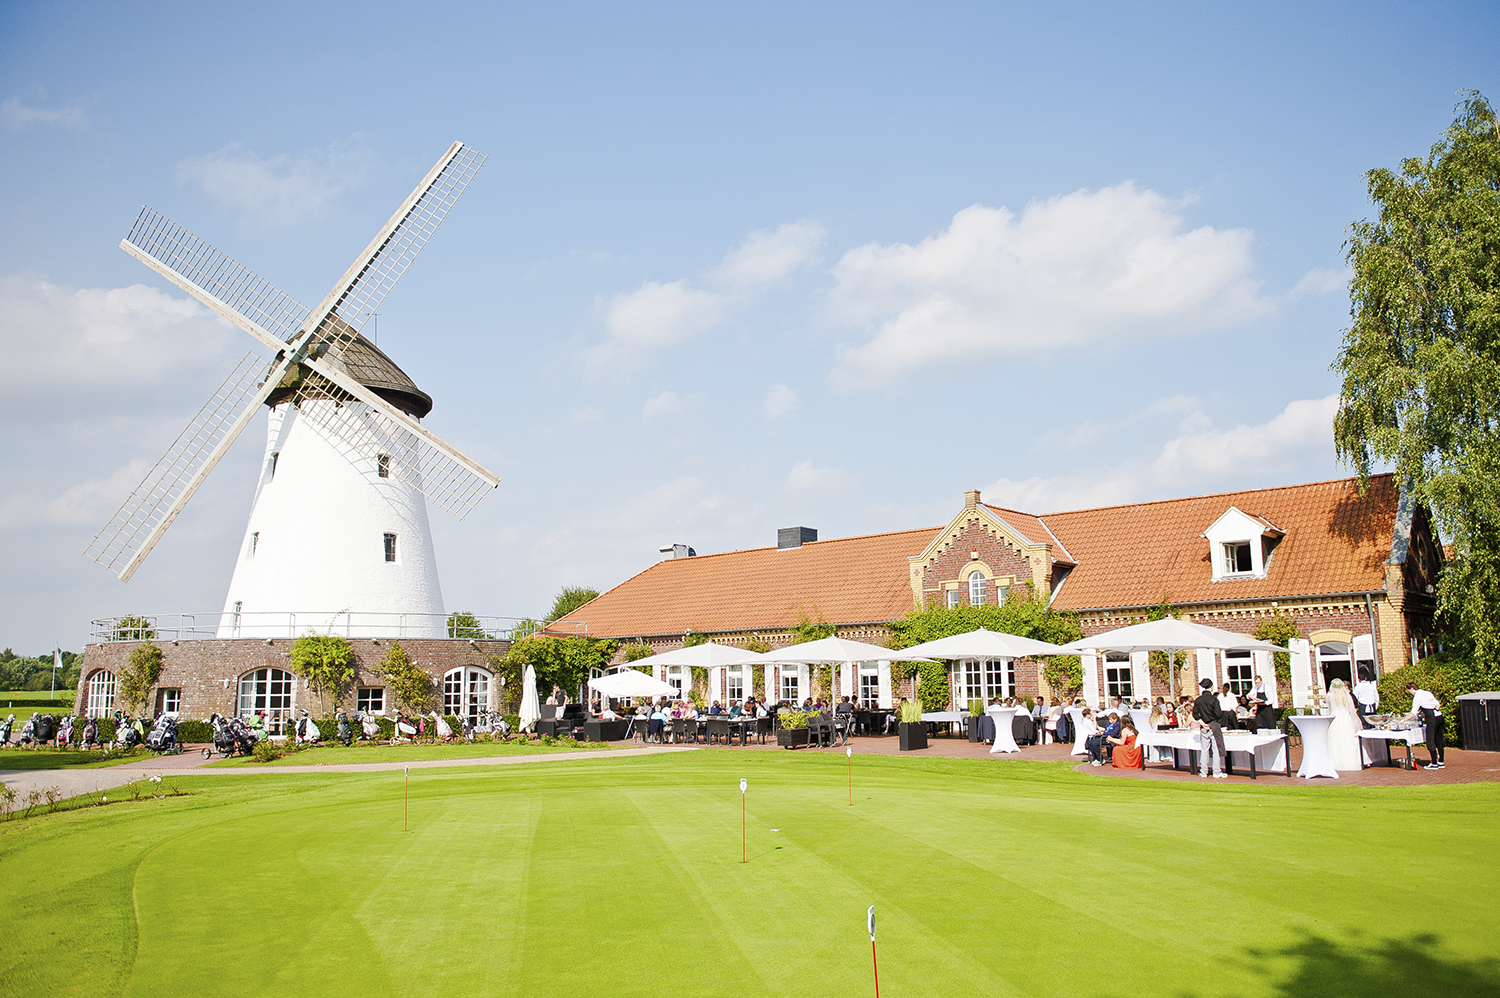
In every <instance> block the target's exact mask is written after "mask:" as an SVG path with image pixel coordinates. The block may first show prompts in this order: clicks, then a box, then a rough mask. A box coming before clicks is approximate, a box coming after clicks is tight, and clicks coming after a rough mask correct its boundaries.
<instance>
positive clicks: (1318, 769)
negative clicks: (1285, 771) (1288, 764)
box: [1292, 714, 1339, 780]
mask: <svg viewBox="0 0 1500 998" xmlns="http://www.w3.org/2000/svg"><path fill="white" fill-rule="evenodd" d="M1292 723H1293V724H1295V725H1296V726H1297V731H1298V732H1299V733H1300V734H1301V735H1302V765H1301V766H1299V767H1297V775H1298V776H1300V777H1302V778H1303V779H1305V780H1310V779H1312V778H1313V777H1315V776H1331V777H1333V778H1334V779H1335V780H1336V779H1338V778H1339V774H1338V770H1336V769H1334V768H1333V760H1332V759H1331V758H1329V755H1328V729H1329V727H1330V726H1331V725H1332V724H1333V715H1332V714H1293V715H1292Z"/></svg>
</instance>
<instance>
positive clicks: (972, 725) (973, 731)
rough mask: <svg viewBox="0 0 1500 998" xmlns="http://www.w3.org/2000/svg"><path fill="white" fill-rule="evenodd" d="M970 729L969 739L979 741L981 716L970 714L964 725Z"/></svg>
mask: <svg viewBox="0 0 1500 998" xmlns="http://www.w3.org/2000/svg"><path fill="white" fill-rule="evenodd" d="M964 727H966V728H967V729H968V731H969V741H971V742H977V741H979V718H977V717H974V716H972V715H971V716H970V717H969V720H968V723H967V724H965V725H964Z"/></svg>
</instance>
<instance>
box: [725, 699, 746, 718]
mask: <svg viewBox="0 0 1500 998" xmlns="http://www.w3.org/2000/svg"><path fill="white" fill-rule="evenodd" d="M743 710H744V708H742V707H741V706H740V702H739V701H738V700H732V701H730V703H729V716H730V717H739V716H740V714H741V713H743Z"/></svg>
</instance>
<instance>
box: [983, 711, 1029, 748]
mask: <svg viewBox="0 0 1500 998" xmlns="http://www.w3.org/2000/svg"><path fill="white" fill-rule="evenodd" d="M1020 709H1021V708H1019V707H990V708H989V709H988V710H986V711H985V713H986V714H988V715H990V716H991V717H993V718H994V719H995V744H994V745H993V746H992V747H991V748H990V754H991V755H994V754H995V753H997V752H1019V751H1021V746H1019V745H1017V744H1016V736H1015V725H1016V711H1018V710H1020Z"/></svg>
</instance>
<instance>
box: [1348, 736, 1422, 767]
mask: <svg viewBox="0 0 1500 998" xmlns="http://www.w3.org/2000/svg"><path fill="white" fill-rule="evenodd" d="M1358 734H1359V747H1360V750H1361V751H1360V758H1361V759H1363V760H1364V763H1365V765H1367V766H1374V765H1378V764H1379V763H1382V762H1390V761H1391V742H1405V743H1406V744H1407V745H1410V746H1411V747H1413V748H1415V747H1416V746H1418V745H1425V744H1426V743H1427V731H1426V729H1424V728H1396V729H1388V728H1366V729H1364V730H1363V731H1360V732H1358ZM1407 755H1408V757H1410V755H1411V753H1409V752H1408V753H1407Z"/></svg>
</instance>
